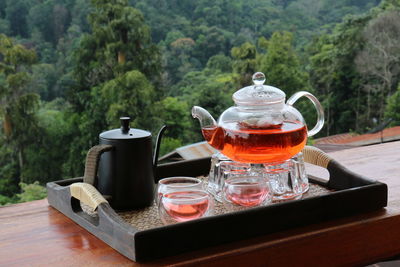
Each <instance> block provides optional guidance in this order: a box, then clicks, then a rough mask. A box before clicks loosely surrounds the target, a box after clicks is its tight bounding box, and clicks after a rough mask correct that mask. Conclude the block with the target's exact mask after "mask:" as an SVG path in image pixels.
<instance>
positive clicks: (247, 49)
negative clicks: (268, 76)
mask: <svg viewBox="0 0 400 267" xmlns="http://www.w3.org/2000/svg"><path fill="white" fill-rule="evenodd" d="M231 55H232V58H233V62H232V68H233V72H234V73H235V74H236V79H235V80H236V83H237V88H238V89H239V88H242V87H245V86H248V85H250V84H252V82H251V81H252V78H251V77H252V76H253V74H254V73H255V72H256V71H257V70H256V68H257V66H256V56H257V50H256V46H255V45H253V44H251V43H249V42H246V43H244V44H242V45H241V46H239V47H233V48H232V50H231Z"/></svg>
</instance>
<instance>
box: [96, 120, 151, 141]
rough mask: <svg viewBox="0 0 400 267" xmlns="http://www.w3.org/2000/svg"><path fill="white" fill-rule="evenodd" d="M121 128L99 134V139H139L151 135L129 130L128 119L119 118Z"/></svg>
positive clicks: (138, 130) (141, 131)
mask: <svg viewBox="0 0 400 267" xmlns="http://www.w3.org/2000/svg"><path fill="white" fill-rule="evenodd" d="M120 120H121V128H119V129H113V130H109V131H106V132H103V133H101V134H100V138H102V139H109V140H120V139H139V138H147V137H151V133H150V132H148V131H145V130H140V129H134V128H130V126H129V123H130V121H131V118H130V117H121V118H120Z"/></svg>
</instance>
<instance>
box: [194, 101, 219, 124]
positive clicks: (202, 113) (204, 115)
mask: <svg viewBox="0 0 400 267" xmlns="http://www.w3.org/2000/svg"><path fill="white" fill-rule="evenodd" d="M192 116H193V118H196V119H198V120H199V121H200V126H201V128H202V129H203V128H215V127H217V122H216V121H215V120H214V118H213V117H212V116H211V114H210V113H209V112H208V111H207V110H205V109H204V108H202V107H199V106H194V107H193V108H192Z"/></svg>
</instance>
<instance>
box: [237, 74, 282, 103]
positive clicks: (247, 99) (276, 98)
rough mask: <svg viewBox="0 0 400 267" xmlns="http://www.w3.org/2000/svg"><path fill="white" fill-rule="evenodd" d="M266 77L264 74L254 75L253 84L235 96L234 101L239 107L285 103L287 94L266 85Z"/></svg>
mask: <svg viewBox="0 0 400 267" xmlns="http://www.w3.org/2000/svg"><path fill="white" fill-rule="evenodd" d="M264 82H265V75H264V73H262V72H256V73H254V74H253V83H254V85H250V86H247V87H244V88H242V89H240V90H238V91H236V92H235V93H234V94H233V97H232V98H233V101H235V103H236V104H238V105H245V106H251V105H255V106H260V105H268V104H276V103H280V102H283V101H285V97H286V94H285V93H284V92H283V91H282V90H280V89H278V88H276V87H273V86H269V85H264Z"/></svg>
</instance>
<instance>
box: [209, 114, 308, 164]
mask: <svg viewBox="0 0 400 267" xmlns="http://www.w3.org/2000/svg"><path fill="white" fill-rule="evenodd" d="M202 132H203V136H204V138H205V139H206V140H207V142H208V143H209V144H210V145H211V146H213V147H214V148H216V149H218V150H220V151H221V153H222V154H224V155H225V156H227V157H229V158H230V159H231V160H234V161H238V162H246V163H267V162H276V161H284V160H287V159H290V158H291V157H293V156H294V155H296V154H297V153H299V152H300V151H301V150H302V149H303V148H304V146H305V144H306V141H307V128H306V126H305V125H304V124H303V123H301V122H295V121H284V122H283V124H281V125H279V127H276V126H275V127H269V128H249V127H243V126H241V125H240V124H239V123H237V122H227V123H225V124H224V128H222V127H213V128H203V129H202Z"/></svg>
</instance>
